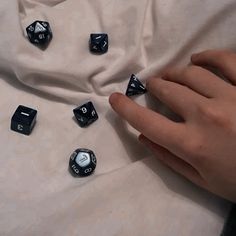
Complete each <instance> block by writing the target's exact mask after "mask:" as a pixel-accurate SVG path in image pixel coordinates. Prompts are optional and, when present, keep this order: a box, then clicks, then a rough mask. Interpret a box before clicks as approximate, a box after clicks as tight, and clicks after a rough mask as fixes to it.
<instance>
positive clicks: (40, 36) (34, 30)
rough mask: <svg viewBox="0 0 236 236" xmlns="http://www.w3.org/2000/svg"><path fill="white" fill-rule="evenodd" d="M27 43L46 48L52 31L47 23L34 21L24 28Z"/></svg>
mask: <svg viewBox="0 0 236 236" xmlns="http://www.w3.org/2000/svg"><path fill="white" fill-rule="evenodd" d="M26 32H27V35H28V38H29V41H30V42H31V43H33V44H36V45H38V46H42V47H44V46H46V45H47V44H48V43H49V42H50V41H51V39H52V30H51V27H50V25H49V23H48V22H46V21H35V22H34V23H32V24H31V25H29V26H28V27H27V28H26Z"/></svg>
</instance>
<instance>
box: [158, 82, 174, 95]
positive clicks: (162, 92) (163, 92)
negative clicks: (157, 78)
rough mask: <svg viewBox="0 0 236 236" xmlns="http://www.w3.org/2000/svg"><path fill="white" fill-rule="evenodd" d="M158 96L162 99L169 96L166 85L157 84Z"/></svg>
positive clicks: (168, 89)
mask: <svg viewBox="0 0 236 236" xmlns="http://www.w3.org/2000/svg"><path fill="white" fill-rule="evenodd" d="M159 95H160V96H162V97H166V96H169V95H171V91H170V88H169V86H168V85H167V84H165V83H162V84H159Z"/></svg>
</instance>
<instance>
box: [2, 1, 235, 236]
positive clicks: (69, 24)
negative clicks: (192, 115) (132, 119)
mask: <svg viewBox="0 0 236 236" xmlns="http://www.w3.org/2000/svg"><path fill="white" fill-rule="evenodd" d="M37 19H38V20H45V21H49V22H50V24H51V28H52V30H53V35H54V37H53V40H52V41H51V43H50V44H49V46H48V48H47V49H46V50H41V49H39V48H37V47H35V46H34V45H32V44H30V43H29V41H28V40H27V38H25V27H26V26H28V25H29V24H30V23H32V22H33V21H34V20H37ZM0 22H1V23H0V35H1V38H0V78H1V79H0V94H1V102H0V145H1V146H0V148H1V155H0V235H1V236H54V235H55V236H90V235H91V236H92V235H99V236H115V235H116V236H118V235H119V236H120V235H122V236H126V235H127V236H131V235H135V236H143V235H147V236H162V235H164V236H185V235H186V236H189V235H191V236H199V235H201V236H216V235H220V233H221V231H222V228H223V225H224V221H225V219H226V217H227V214H228V212H229V209H230V205H231V204H230V203H229V202H227V201H225V200H223V199H220V198H218V197H216V196H214V195H212V194H210V193H208V192H206V191H204V190H202V189H200V188H198V187H197V186H195V185H193V184H192V183H190V182H188V181H187V180H185V179H184V178H182V177H181V176H179V175H177V174H175V173H173V172H172V171H171V170H169V169H167V168H166V167H164V166H163V165H162V164H161V163H160V162H158V160H157V159H156V158H155V157H154V156H153V155H152V154H151V153H150V152H148V151H147V150H146V149H145V148H144V147H143V146H142V145H141V144H140V143H139V142H138V141H137V132H136V131H135V130H133V129H132V128H131V127H130V126H129V125H128V124H127V123H126V122H124V121H122V120H121V119H120V118H119V117H118V116H117V115H116V114H115V113H114V112H113V111H112V110H111V108H110V106H109V104H108V97H109V95H110V94H111V93H112V92H115V91H119V92H124V91H125V90H126V86H127V84H128V79H129V77H130V75H131V74H132V73H135V74H137V76H138V77H139V78H140V80H141V81H142V82H143V83H145V81H146V79H147V78H148V77H149V76H152V75H155V74H157V73H158V72H160V71H161V70H162V69H164V68H165V67H167V66H170V65H178V66H181V65H182V66H184V65H186V64H188V63H189V58H190V55H191V54H192V53H193V52H197V51H201V50H205V49H208V48H228V49H232V50H235V49H236V33H235V30H234V29H235V25H236V2H235V0H226V1H221V0H201V1H199V0H192V1H189V0H182V1H177V0H129V1H127V0H119V1H118V0H87V1H85V0H67V1H62V0H61V1H60V0H38V1H36V0H18V1H17V0H1V2H0ZM91 32H106V33H108V34H109V37H110V47H109V51H108V53H107V54H104V55H100V56H96V55H93V54H91V53H90V52H89V50H88V38H89V34H90V33H91ZM89 100H91V101H93V103H94V104H95V107H96V109H97V112H98V114H99V120H98V121H97V122H95V123H94V124H92V125H91V126H90V127H88V128H86V129H81V128H80V127H79V126H78V124H77V123H76V121H75V120H74V118H73V113H72V110H73V109H74V108H75V107H77V106H78V105H80V104H82V103H84V102H86V101H89ZM134 100H135V101H136V102H138V103H139V104H142V105H145V106H148V107H150V108H152V109H154V110H158V111H159V112H162V113H165V114H167V115H168V114H169V113H170V111H168V109H167V108H166V107H165V106H163V105H162V104H159V103H157V102H156V101H155V100H154V99H153V98H151V97H150V96H149V95H148V94H147V95H146V96H139V97H137V98H134ZM19 104H22V105H26V106H29V107H32V108H35V109H37V110H38V117H37V124H36V126H35V128H34V130H33V132H32V134H31V135H30V136H24V135H21V134H18V133H16V132H12V131H10V119H11V116H12V114H13V113H14V111H15V109H16V107H17V106H18V105H19ZM170 115H171V114H170ZM150 125H151V124H150ZM78 147H84V148H89V149H92V150H93V151H94V152H95V154H96V156H97V159H98V165H97V169H96V171H95V173H94V174H93V175H92V176H90V177H87V178H74V177H72V176H71V175H70V173H69V172H68V162H69V157H70V154H71V153H72V152H73V151H74V150H75V149H76V148H78Z"/></svg>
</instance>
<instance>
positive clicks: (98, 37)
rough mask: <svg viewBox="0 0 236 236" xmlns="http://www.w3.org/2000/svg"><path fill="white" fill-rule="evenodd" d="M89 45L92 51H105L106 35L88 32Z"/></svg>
mask: <svg viewBox="0 0 236 236" xmlns="http://www.w3.org/2000/svg"><path fill="white" fill-rule="evenodd" d="M89 47H90V51H91V52H93V53H98V54H103V53H106V52H107V51H108V35H107V34H90V41H89Z"/></svg>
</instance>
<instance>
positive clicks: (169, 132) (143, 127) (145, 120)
mask: <svg viewBox="0 0 236 236" xmlns="http://www.w3.org/2000/svg"><path fill="white" fill-rule="evenodd" d="M109 102H110V104H111V106H112V108H113V109H114V111H116V112H117V113H118V114H119V115H120V116H121V117H122V118H123V119H125V120H127V121H128V123H129V124H130V125H131V126H133V127H134V128H135V129H137V130H138V131H139V132H140V133H143V134H144V135H145V136H146V137H148V138H149V139H151V140H153V141H155V142H156V143H158V144H160V145H162V146H164V147H168V148H175V147H176V146H178V145H179V143H181V140H183V139H184V137H185V127H184V125H183V124H180V123H176V122H174V121H171V120H169V119H168V118H166V117H164V116H162V115H160V114H158V113H156V112H154V111H152V110H149V109H147V108H145V107H142V106H140V105H138V104H137V103H135V102H134V101H132V100H131V99H130V98H128V97H127V96H124V95H123V94H120V93H113V94H112V95H111V96H110V99H109Z"/></svg>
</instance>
